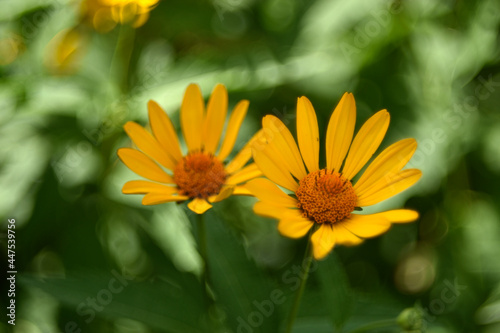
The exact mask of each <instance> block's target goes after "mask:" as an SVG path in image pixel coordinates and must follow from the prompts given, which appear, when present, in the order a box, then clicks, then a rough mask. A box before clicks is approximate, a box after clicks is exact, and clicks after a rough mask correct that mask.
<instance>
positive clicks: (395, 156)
mask: <svg viewBox="0 0 500 333" xmlns="http://www.w3.org/2000/svg"><path fill="white" fill-rule="evenodd" d="M416 149H417V141H415V139H404V140H401V141H398V142H396V143H394V144H392V145H390V146H389V147H387V148H386V149H385V150H384V151H383V152H382V153H380V155H378V156H377V158H375V159H374V160H373V162H372V163H370V165H369V166H368V168H366V170H365V172H363V175H361V177H360V178H359V180H358V181H357V182H356V185H354V190H355V191H356V194H357V195H358V196H359V195H361V194H362V193H363V192H364V191H366V190H367V189H369V187H370V186H371V185H373V184H375V183H376V182H377V181H379V180H380V179H381V178H383V177H385V176H386V175H390V174H394V173H397V172H399V171H400V170H401V169H402V168H403V167H404V166H405V165H406V163H408V161H409V160H410V158H411V157H412V155H413V153H414V152H415V150H416Z"/></svg>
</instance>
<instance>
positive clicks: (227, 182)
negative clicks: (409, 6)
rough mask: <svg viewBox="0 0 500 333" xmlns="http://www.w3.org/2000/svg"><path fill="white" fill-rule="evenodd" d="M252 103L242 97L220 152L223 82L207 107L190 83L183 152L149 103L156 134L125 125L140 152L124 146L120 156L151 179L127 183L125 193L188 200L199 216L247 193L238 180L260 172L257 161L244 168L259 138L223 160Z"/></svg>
mask: <svg viewBox="0 0 500 333" xmlns="http://www.w3.org/2000/svg"><path fill="white" fill-rule="evenodd" d="M248 104H249V103H248V101H246V100H242V101H240V102H239V103H238V104H236V106H235V107H234V110H233V112H232V114H231V117H230V118H229V122H228V124H227V130H226V135H225V137H224V140H223V141H222V143H221V145H220V149H219V150H218V152H217V147H218V146H219V141H220V138H221V135H222V131H223V128H224V123H225V120H226V114H227V90H226V88H225V87H224V86H223V85H221V84H218V85H216V86H215V88H214V90H213V92H212V95H211V97H210V99H209V101H208V104H207V107H206V110H205V103H204V101H203V97H202V95H201V91H200V88H199V87H198V85H196V84H191V85H189V86H188V88H187V89H186V93H185V94H184V100H183V101H182V106H181V111H180V120H181V127H182V133H183V136H184V141H185V143H186V145H187V148H188V152H187V153H186V154H183V153H182V151H181V147H180V145H179V139H178V137H177V134H176V132H175V129H174V126H173V124H172V122H171V121H170V118H169V117H168V115H167V114H166V113H165V111H163V110H162V108H161V107H160V106H159V105H158V104H157V103H156V102H154V101H149V103H148V110H149V123H150V125H151V130H152V134H151V133H149V132H148V131H147V130H146V129H144V128H143V127H142V126H140V125H138V124H137V123H135V122H131V121H130V122H128V123H126V124H125V126H124V128H125V131H126V132H127V134H128V136H129V137H130V138H131V139H132V141H133V142H134V143H135V145H136V146H137V148H139V150H136V149H132V148H120V149H119V150H118V156H119V157H120V159H121V160H122V162H123V163H124V164H125V165H126V166H127V167H128V168H129V169H130V170H132V171H134V172H135V173H136V174H138V175H139V176H142V177H144V178H147V179H149V180H150V181H145V180H133V181H129V182H127V183H126V184H125V185H124V186H123V189H122V192H123V193H125V194H145V196H144V198H143V199H142V204H143V205H156V204H161V203H165V202H171V201H176V202H182V201H186V200H190V202H189V203H188V207H189V208H190V209H191V210H192V211H193V212H195V213H197V214H203V213H204V212H205V211H207V210H208V209H210V208H211V207H212V205H211V203H214V202H217V201H220V200H223V199H225V198H227V197H229V196H230V195H231V194H235V195H248V194H249V192H248V190H246V189H244V188H243V187H242V186H240V184H242V183H245V182H246V181H248V180H250V179H252V178H255V177H259V176H261V175H262V173H261V171H260V170H259V168H258V167H257V165H256V164H255V163H251V164H249V165H248V166H245V164H247V162H248V161H249V160H250V159H251V157H252V152H251V148H250V145H251V144H252V142H253V141H254V140H255V138H256V136H254V138H252V139H251V140H250V141H249V142H248V143H247V144H246V146H245V147H244V148H243V149H242V150H241V151H240V152H239V153H238V154H236V156H235V157H234V158H233V159H232V161H230V162H229V163H227V164H225V160H226V158H227V157H228V156H229V154H230V153H231V151H232V149H233V147H234V144H235V142H236V138H237V136H238V132H239V129H240V127H241V124H242V122H243V119H244V118H245V115H246V113H247V109H248ZM216 152H217V153H216Z"/></svg>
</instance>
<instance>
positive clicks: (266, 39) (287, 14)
mask: <svg viewBox="0 0 500 333" xmlns="http://www.w3.org/2000/svg"><path fill="white" fill-rule="evenodd" d="M111 1H112V0H111ZM91 2H92V1H91ZM108 2H109V1H108ZM122 2H123V1H122ZM150 2H151V1H150ZM153 2H154V1H153ZM129 3H131V1H129ZM87 5H88V4H87ZM127 6H128V5H127ZM82 8H87V9H86V10H87V11H85V10H84V9H82ZM89 8H90V6H88V7H82V5H81V4H80V2H78V1H72V0H57V1H49V0H22V1H18V0H2V1H1V2H0V65H1V69H0V184H1V186H0V217H1V220H2V238H1V242H2V250H1V251H2V252H1V256H2V262H3V263H4V265H2V267H7V266H6V265H7V259H8V258H7V250H6V248H7V246H6V244H7V242H6V241H7V238H6V226H7V219H8V218H15V219H16V268H17V270H18V272H19V274H18V275H17V290H16V305H17V312H16V325H15V327H11V325H8V324H6V318H7V317H6V316H4V313H5V312H4V311H2V316H3V318H2V324H0V331H4V332H7V331H11V330H12V331H13V332H16V333H24V332H33V333H35V332H36V333H38V332H50V333H52V332H116V333H153V332H238V333H251V332H280V329H282V328H283V327H282V325H283V324H282V323H283V322H284V321H285V320H286V318H287V315H288V311H289V308H290V304H291V300H292V297H293V292H294V290H295V289H296V283H297V281H298V277H299V276H300V265H301V262H302V254H303V251H304V248H305V242H306V240H305V239H301V240H290V239H285V238H284V237H281V236H280V235H279V234H278V232H277V231H276V222H275V221H274V220H271V219H264V218H260V217H257V216H255V215H254V214H253V213H252V212H251V207H252V205H253V203H254V202H255V199H253V198H246V197H232V198H230V199H229V200H226V201H223V202H221V203H218V204H216V205H215V206H214V209H213V210H210V211H209V212H208V214H207V217H206V221H207V222H206V223H207V228H208V229H209V230H208V237H209V239H208V244H209V260H210V276H211V279H212V292H213V295H214V297H215V299H216V304H217V306H216V307H213V308H212V309H211V311H210V313H209V314H208V315H207V314H206V313H205V312H204V305H203V299H202V297H201V289H200V288H201V287H200V283H199V273H200V270H201V267H202V266H201V260H200V257H199V254H198V252H197V250H196V230H195V228H194V226H193V224H192V222H190V221H191V220H192V219H193V217H194V216H193V215H192V214H189V213H188V211H187V209H186V207H185V205H176V204H173V203H172V204H164V205H159V206H153V207H144V206H142V205H141V204H140V201H141V196H125V195H123V194H121V186H122V185H123V184H124V183H125V182H126V181H128V180H132V179H139V177H137V176H135V175H134V174H133V173H132V172H130V171H129V170H128V169H127V168H126V167H125V166H124V165H123V164H122V163H121V162H120V161H119V160H118V159H117V156H116V150H117V149H118V148H119V147H126V146H130V144H131V143H130V140H129V139H128V138H127V137H126V135H125V133H124V131H123V129H122V125H123V124H124V123H125V122H127V121H129V120H134V121H137V122H139V123H141V124H143V125H146V123H147V110H146V104H147V101H148V100H149V99H154V100H156V101H157V102H158V103H160V105H162V106H163V107H164V108H165V110H166V111H167V112H168V113H169V115H170V116H171V117H172V119H173V122H174V124H176V126H177V128H178V129H179V121H178V118H179V117H178V110H179V106H180V102H181V100H182V96H183V92H184V90H185V88H186V87H187V85H188V84H189V83H191V82H195V83H198V84H199V85H200V86H201V88H202V91H203V94H204V96H205V97H206V98H207V97H208V96H209V94H210V92H211V89H212V87H213V86H214V85H215V84H216V83H218V82H220V83H223V84H225V85H226V87H227V88H228V91H229V103H230V107H232V106H234V105H235V104H236V103H237V102H238V101H239V100H241V99H248V100H250V109H249V113H248V116H247V118H246V120H245V122H244V125H243V127H242V130H241V132H240V135H239V137H238V142H237V145H236V148H241V147H242V146H243V144H244V143H245V142H246V140H248V139H249V138H250V137H251V136H252V134H253V133H254V132H255V131H256V130H258V128H259V125H260V119H261V118H262V116H264V115H266V114H275V115H277V116H278V117H280V118H281V119H283V120H284V121H285V122H286V123H287V125H288V126H289V127H290V128H291V129H292V131H293V132H294V131H295V103H296V99H297V97H299V96H302V95H305V96H307V97H308V98H309V99H310V100H311V101H312V103H313V105H314V107H315V109H316V112H317V113H318V121H319V123H320V134H321V135H322V137H323V138H324V135H325V130H326V124H327V121H328V119H329V116H330V114H331V112H332V110H333V108H334V107H335V105H336V103H337V102H338V100H339V99H340V97H341V96H342V94H343V93H344V92H345V91H351V92H353V93H354V96H355V98H356V102H357V120H358V121H357V128H359V127H360V125H361V124H362V123H363V122H364V121H365V120H366V119H368V117H369V116H370V115H371V114H373V113H374V112H375V111H377V110H379V109H383V108H385V109H387V110H389V112H390V114H391V126H390V127H389V131H388V134H387V136H386V139H385V140H384V141H383V143H382V147H386V146H388V145H389V144H390V143H392V142H394V141H396V140H398V139H402V138H406V137H415V138H416V139H417V141H418V142H419V148H418V150H417V153H416V154H415V156H414V158H413V160H412V161H411V162H410V166H411V167H416V168H420V169H421V170H422V171H423V175H424V176H423V177H422V179H421V180H420V182H419V183H418V184H417V185H416V186H414V187H413V188H411V189H410V190H408V191H406V192H404V193H402V194H401V195H398V196H397V197H395V198H393V199H391V200H388V201H386V202H384V203H381V204H378V205H376V206H374V207H370V209H367V210H366V211H367V212H373V211H380V210H385V209H390V208H395V207H401V206H405V207H409V208H413V209H417V210H418V211H419V212H420V213H421V218H420V219H419V221H418V222H416V223H413V224H408V225H397V226H394V227H393V228H392V229H391V230H390V231H389V232H388V233H386V234H385V235H383V236H381V237H379V238H376V239H372V240H368V241H366V242H365V243H363V244H362V245H360V246H357V247H354V248H343V247H339V248H337V249H336V250H335V251H334V253H332V254H331V255H330V256H329V257H328V258H327V259H326V260H324V261H321V262H319V263H317V264H315V265H313V272H312V275H311V277H310V280H309V281H308V285H307V289H306V293H305V296H304V299H303V302H302V306H301V308H300V311H299V316H298V318H297V320H296V325H295V330H294V332H304V333H308V332H313V333H315V332H334V331H337V332H341V331H342V332H362V331H363V332H402V331H405V332H424V331H427V332H487V333H493V332H499V331H500V260H499V258H500V211H499V208H500V207H499V204H498V203H499V202H500V190H499V185H500V181H499V178H498V176H499V173H500V121H499V120H500V116H499V112H498V105H499V103H500V75H499V68H500V57H499V54H500V53H499V51H500V48H499V35H498V32H499V23H500V2H499V1H495V0H484V1H479V0H477V1H464V0H456V1H442V0H411V1H410V0H409V1H404V0H401V1H397V0H396V1H386V0H372V1H361V0H350V1H327V0H317V1H306V0H300V1H292V0H271V1H257V0H213V1H208V0H206V1H202V0H197V1H193V0H189V1H180V0H171V1H160V2H159V3H158V4H157V6H156V7H154V8H153V9H152V10H151V11H150V13H149V14H150V17H149V19H148V17H147V14H144V15H143V16H141V19H142V20H143V21H144V22H140V21H139V18H138V17H139V16H138V15H136V14H138V12H137V8H138V7H133V6H132V7H127V8H126V9H124V7H122V8H121V11H120V10H119V11H118V12H116V11H115V12H113V13H114V14H113V15H114V16H113V17H114V20H115V21H113V17H112V18H110V17H105V16H102V15H101V16H99V17H98V18H96V17H97V16H92V15H93V12H91V11H90V9H89ZM134 10H135V11H134ZM120 15H121V16H120ZM117 17H118V19H117ZM146 19H147V21H145V20H146ZM99 20H100V21H99ZM122 21H123V23H124V24H120V23H122ZM141 24H142V25H141ZM115 25H116V26H115ZM134 25H135V27H134ZM323 148H324V145H322V149H323ZM2 269H3V268H2ZM7 289H8V285H7V283H6V280H5V279H4V280H3V282H2V296H1V300H2V301H1V302H2V304H1V307H2V309H5V308H6V306H7V304H8V303H7V302H8V301H9V300H8V299H7V297H6V296H7V295H6V290H7ZM278 294H279V295H280V297H278V298H277V299H275V300H276V301H277V302H275V300H273V299H274V298H275V297H274V298H273V295H275V296H276V295H278ZM92 299H95V300H96V301H94V302H97V303H94V304H95V306H93V305H91V304H92V303H91V302H92ZM269 300H272V306H271V305H270V303H269ZM278 303H279V304H278ZM407 308H413V310H411V311H410V310H408V311H409V312H408V311H407V312H405V314H404V316H405V315H407V314H408V313H410V314H411V316H413V319H412V320H410V319H407V320H406V323H407V324H408V325H406V326H405V325H403V326H398V325H397V324H396V323H395V321H394V320H395V318H396V317H398V315H399V314H400V313H401V312H402V311H403V310H404V309H407ZM209 322H214V323H216V324H212V325H213V326H210V325H209V324H208V323H209ZM410 324H411V325H410ZM411 326H412V327H411ZM209 327H211V328H209Z"/></svg>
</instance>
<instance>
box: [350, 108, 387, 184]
mask: <svg viewBox="0 0 500 333" xmlns="http://www.w3.org/2000/svg"><path fill="white" fill-rule="evenodd" d="M389 120H390V116H389V112H387V111H386V110H381V111H379V112H377V113H375V114H374V115H373V116H371V117H370V119H368V120H367V121H366V122H365V123H364V124H363V126H362V127H361V129H360V130H359V132H358V134H356V137H355V138H354V141H353V142H352V145H351V149H350V151H349V154H348V155H347V158H346V160H345V165H344V168H343V170H342V174H343V175H344V177H346V178H347V179H349V180H350V179H352V177H354V176H355V175H356V174H357V173H358V171H359V170H361V168H362V167H363V166H364V165H365V164H366V162H368V160H369V159H370V158H371V157H372V155H373V154H374V153H375V151H376V150H377V148H378V146H379V145H380V143H381V142H382V139H383V138H384V136H385V132H387V128H388V127H389Z"/></svg>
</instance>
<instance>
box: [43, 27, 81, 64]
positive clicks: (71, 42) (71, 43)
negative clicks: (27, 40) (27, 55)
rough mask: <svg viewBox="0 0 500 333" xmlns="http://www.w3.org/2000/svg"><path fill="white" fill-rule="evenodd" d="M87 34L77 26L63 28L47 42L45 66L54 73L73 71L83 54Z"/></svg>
mask: <svg viewBox="0 0 500 333" xmlns="http://www.w3.org/2000/svg"><path fill="white" fill-rule="evenodd" d="M87 43H88V36H87V35H86V34H85V33H84V32H83V31H81V30H80V29H79V28H78V27H76V28H71V29H64V30H62V31H61V32H59V33H58V34H57V35H56V36H54V38H52V40H51V41H50V42H49V43H48V44H47V47H46V51H45V58H44V63H45V66H46V67H47V68H48V69H49V70H50V71H51V72H53V73H56V74H70V73H73V72H74V71H75V70H76V69H77V68H78V66H79V64H80V61H81V59H82V57H83V56H84V54H85V48H86V46H87Z"/></svg>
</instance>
